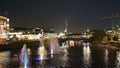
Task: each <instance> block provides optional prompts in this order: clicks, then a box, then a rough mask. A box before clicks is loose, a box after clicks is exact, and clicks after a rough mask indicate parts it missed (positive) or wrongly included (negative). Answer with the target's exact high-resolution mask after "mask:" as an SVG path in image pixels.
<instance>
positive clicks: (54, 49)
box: [49, 38, 60, 54]
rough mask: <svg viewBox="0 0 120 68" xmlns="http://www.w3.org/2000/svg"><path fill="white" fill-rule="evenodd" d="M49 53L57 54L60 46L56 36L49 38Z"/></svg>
mask: <svg viewBox="0 0 120 68" xmlns="http://www.w3.org/2000/svg"><path fill="white" fill-rule="evenodd" d="M49 40H50V51H49V52H50V54H59V52H60V46H59V43H58V39H57V38H50V39H49Z"/></svg>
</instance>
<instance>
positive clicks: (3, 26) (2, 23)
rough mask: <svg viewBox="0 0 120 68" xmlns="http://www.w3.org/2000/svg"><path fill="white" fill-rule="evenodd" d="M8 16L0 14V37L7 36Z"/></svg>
mask: <svg viewBox="0 0 120 68" xmlns="http://www.w3.org/2000/svg"><path fill="white" fill-rule="evenodd" d="M8 33H9V18H7V17H4V16H0V38H5V39H6V38H8Z"/></svg>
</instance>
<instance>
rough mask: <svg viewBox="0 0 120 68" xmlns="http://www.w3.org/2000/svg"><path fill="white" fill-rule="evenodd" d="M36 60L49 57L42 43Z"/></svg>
mask: <svg viewBox="0 0 120 68" xmlns="http://www.w3.org/2000/svg"><path fill="white" fill-rule="evenodd" d="M35 59H36V60H46V59H48V58H47V51H46V49H45V47H44V46H43V45H42V46H40V47H39V48H38V53H37V57H36V58H35Z"/></svg>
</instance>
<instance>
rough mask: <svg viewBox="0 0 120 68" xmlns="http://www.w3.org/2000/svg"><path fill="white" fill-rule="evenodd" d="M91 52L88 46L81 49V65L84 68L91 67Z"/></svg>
mask: <svg viewBox="0 0 120 68" xmlns="http://www.w3.org/2000/svg"><path fill="white" fill-rule="evenodd" d="M90 63H91V51H90V47H89V46H87V47H86V46H84V47H83V65H84V66H85V68H89V66H91V64H90Z"/></svg>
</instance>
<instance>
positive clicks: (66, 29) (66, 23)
mask: <svg viewBox="0 0 120 68" xmlns="http://www.w3.org/2000/svg"><path fill="white" fill-rule="evenodd" d="M64 32H65V33H67V32H68V20H67V19H65V30H64Z"/></svg>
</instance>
